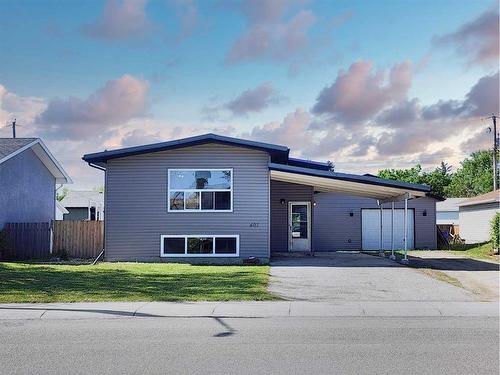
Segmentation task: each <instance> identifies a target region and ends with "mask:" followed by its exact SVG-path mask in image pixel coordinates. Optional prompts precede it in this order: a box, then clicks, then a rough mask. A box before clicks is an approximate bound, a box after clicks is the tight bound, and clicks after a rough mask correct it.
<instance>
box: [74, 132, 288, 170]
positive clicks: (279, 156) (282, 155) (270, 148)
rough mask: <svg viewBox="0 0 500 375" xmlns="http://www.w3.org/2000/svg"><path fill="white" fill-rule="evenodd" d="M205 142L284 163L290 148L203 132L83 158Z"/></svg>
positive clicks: (99, 160)
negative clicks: (262, 154) (263, 154)
mask: <svg viewBox="0 0 500 375" xmlns="http://www.w3.org/2000/svg"><path fill="white" fill-rule="evenodd" d="M205 143H218V144H225V145H230V146H239V147H245V148H251V149H257V150H262V151H266V152H268V153H269V155H270V156H271V160H272V161H273V162H277V163H286V162H287V161H288V154H289V152H290V149H289V148H288V147H286V146H280V145H273V144H270V143H262V142H255V141H248V140H246V139H239V138H232V137H226V136H222V135H217V134H212V133H209V134H203V135H198V136H196V137H189V138H183V139H177V140H174V141H168V142H161V143H154V144H150V145H143V146H136V147H127V148H121V149H117V150H111V151H103V152H97V153H94V154H86V155H83V158H82V159H83V160H85V161H86V162H88V163H93V164H100V163H106V161H108V160H109V159H115V158H122V157H125V156H132V155H140V154H146V153H150V152H158V151H165V150H173V149H176V148H182V147H189V146H196V145H201V144H205Z"/></svg>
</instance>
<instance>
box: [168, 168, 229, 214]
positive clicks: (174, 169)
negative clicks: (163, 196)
mask: <svg viewBox="0 0 500 375" xmlns="http://www.w3.org/2000/svg"><path fill="white" fill-rule="evenodd" d="M196 171H209V172H211V171H217V172H222V171H230V172H231V181H230V184H231V188H230V189H229V190H228V189H170V172H196ZM170 191H182V192H184V193H196V192H199V193H200V194H199V195H200V199H199V208H198V209H193V208H190V209H186V199H185V198H184V209H183V210H172V209H170ZM201 192H213V193H215V192H226V193H227V192H229V193H230V194H231V200H230V204H231V207H230V209H229V210H216V209H212V210H202V209H201ZM233 196H234V191H233V168H168V169H167V212H169V213H170V212H172V213H174V212H175V213H186V212H191V213H192V212H196V213H205V212H233ZM214 207H215V194H214Z"/></svg>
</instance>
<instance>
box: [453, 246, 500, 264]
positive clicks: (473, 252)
mask: <svg viewBox="0 0 500 375" xmlns="http://www.w3.org/2000/svg"><path fill="white" fill-rule="evenodd" d="M447 251H450V252H451V253H453V254H457V255H463V256H466V257H468V258H474V259H486V260H493V261H496V262H498V255H494V254H493V247H492V246H491V243H490V242H486V243H483V244H476V245H451V246H450V248H449V250H447Z"/></svg>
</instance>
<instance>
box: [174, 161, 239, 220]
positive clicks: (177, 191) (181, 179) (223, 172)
mask: <svg viewBox="0 0 500 375" xmlns="http://www.w3.org/2000/svg"><path fill="white" fill-rule="evenodd" d="M232 210H233V171H232V169H169V170H168V211H169V212H179V211H217V212H231V211H232Z"/></svg>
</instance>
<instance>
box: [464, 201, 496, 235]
mask: <svg viewBox="0 0 500 375" xmlns="http://www.w3.org/2000/svg"><path fill="white" fill-rule="evenodd" d="M497 212H500V209H499V204H498V202H497V203H484V204H475V205H472V206H461V207H460V211H459V217H460V220H459V223H460V224H459V225H460V237H462V238H463V239H464V240H465V242H466V243H480V242H486V241H489V240H490V229H491V219H493V216H495V213H497Z"/></svg>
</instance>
